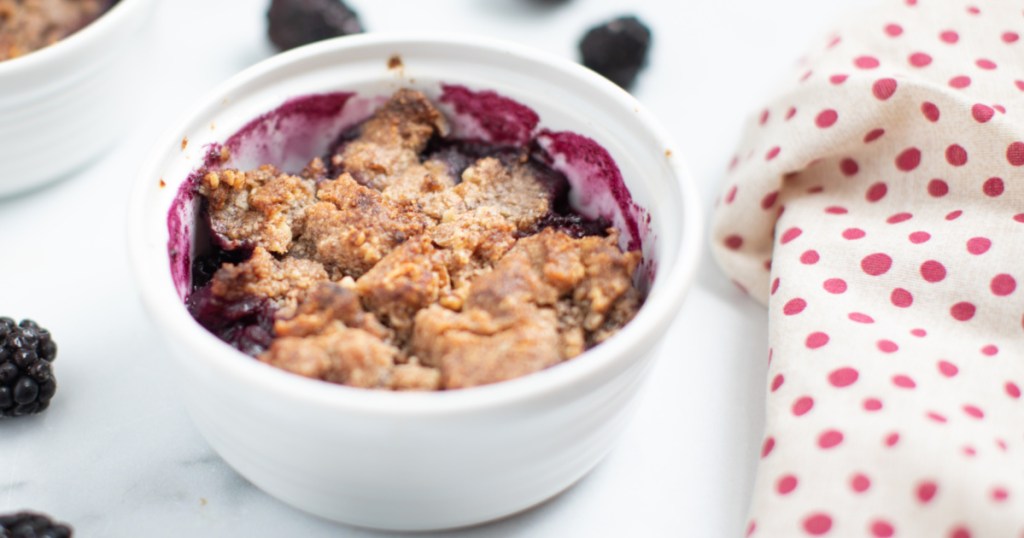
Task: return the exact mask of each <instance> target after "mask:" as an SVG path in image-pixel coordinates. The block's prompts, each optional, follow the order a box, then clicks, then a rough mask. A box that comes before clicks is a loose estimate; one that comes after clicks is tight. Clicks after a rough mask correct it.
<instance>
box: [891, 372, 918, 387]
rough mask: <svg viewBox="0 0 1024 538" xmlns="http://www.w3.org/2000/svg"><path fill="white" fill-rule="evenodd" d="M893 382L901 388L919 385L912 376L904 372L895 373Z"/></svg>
mask: <svg viewBox="0 0 1024 538" xmlns="http://www.w3.org/2000/svg"><path fill="white" fill-rule="evenodd" d="M892 384H893V385H896V386H897V387H899V388H901V389H912V388H914V387H917V383H915V382H914V380H913V379H912V378H911V377H910V376H908V375H904V374H898V375H894V376H893V377H892Z"/></svg>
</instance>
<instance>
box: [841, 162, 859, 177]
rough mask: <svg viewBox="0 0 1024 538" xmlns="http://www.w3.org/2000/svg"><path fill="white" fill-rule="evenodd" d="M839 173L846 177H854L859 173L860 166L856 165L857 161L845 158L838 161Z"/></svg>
mask: <svg viewBox="0 0 1024 538" xmlns="http://www.w3.org/2000/svg"><path fill="white" fill-rule="evenodd" d="M839 171H840V172H842V173H843V175H844V176H846V177H850V176H855V175H857V172H859V171H860V165H858V164H857V161H855V160H853V159H850V158H846V159H843V160H841V161H839Z"/></svg>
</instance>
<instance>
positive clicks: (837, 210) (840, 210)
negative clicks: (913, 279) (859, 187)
mask: <svg viewBox="0 0 1024 538" xmlns="http://www.w3.org/2000/svg"><path fill="white" fill-rule="evenodd" d="M825 213H828V214H829V215H845V214H847V213H849V211H848V210H847V209H846V208H845V207H841V206H837V205H833V206H829V207H826V208H825ZM1021 218H1024V214H1021Z"/></svg>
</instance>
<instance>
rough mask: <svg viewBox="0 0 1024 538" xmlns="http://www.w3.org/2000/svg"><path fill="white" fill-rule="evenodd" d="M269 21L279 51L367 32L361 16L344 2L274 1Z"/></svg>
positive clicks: (337, 0)
mask: <svg viewBox="0 0 1024 538" xmlns="http://www.w3.org/2000/svg"><path fill="white" fill-rule="evenodd" d="M267 22H269V23H270V24H269V30H268V33H269V34H270V41H272V42H273V43H274V45H276V46H277V48H278V49H279V50H288V49H293V48H295V47H298V46H301V45H306V44H309V43H313V42H315V41H321V40H323V39H329V38H332V37H338V36H343V35H350V34H359V33H362V31H363V26H362V25H361V24H360V23H359V16H358V15H357V14H356V12H355V11H352V9H351V8H349V7H348V6H346V5H345V4H344V3H343V2H342V1H341V0H272V1H271V3H270V10H269V11H267Z"/></svg>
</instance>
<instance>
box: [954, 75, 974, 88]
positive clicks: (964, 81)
mask: <svg viewBox="0 0 1024 538" xmlns="http://www.w3.org/2000/svg"><path fill="white" fill-rule="evenodd" d="M949 85H950V86H951V87H953V88H956V89H958V90H962V89H964V88H966V87H968V86H970V85H971V77H969V76H967V75H957V76H955V77H953V78H951V79H949Z"/></svg>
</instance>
